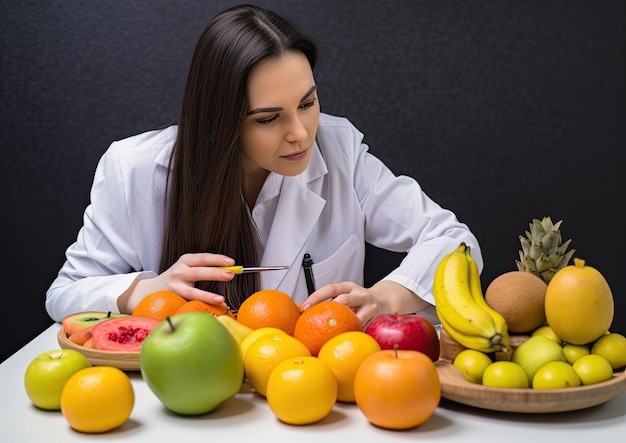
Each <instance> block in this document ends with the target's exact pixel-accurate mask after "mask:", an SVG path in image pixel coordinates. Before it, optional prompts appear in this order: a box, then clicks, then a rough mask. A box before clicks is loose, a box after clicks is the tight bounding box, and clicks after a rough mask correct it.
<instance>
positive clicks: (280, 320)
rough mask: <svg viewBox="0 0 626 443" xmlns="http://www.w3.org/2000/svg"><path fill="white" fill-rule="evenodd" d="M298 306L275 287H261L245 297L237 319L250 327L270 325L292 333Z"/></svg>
mask: <svg viewBox="0 0 626 443" xmlns="http://www.w3.org/2000/svg"><path fill="white" fill-rule="evenodd" d="M299 317H300V308H299V307H298V305H297V304H296V302H295V301H293V299H292V298H291V297H290V296H289V295H288V294H286V293H284V292H282V291H277V290H275V289H261V290H260V291H257V292H255V293H254V294H252V295H250V296H249V297H248V298H246V299H245V300H244V301H243V303H241V305H240V306H239V311H238V312H237V320H238V321H239V322H240V323H242V324H244V325H246V326H248V327H249V328H252V329H258V328H262V327H267V326H271V327H273V328H278V329H282V330H283V331H285V332H286V333H287V334H289V335H293V330H294V328H295V326H296V321H297V320H298V318H299Z"/></svg>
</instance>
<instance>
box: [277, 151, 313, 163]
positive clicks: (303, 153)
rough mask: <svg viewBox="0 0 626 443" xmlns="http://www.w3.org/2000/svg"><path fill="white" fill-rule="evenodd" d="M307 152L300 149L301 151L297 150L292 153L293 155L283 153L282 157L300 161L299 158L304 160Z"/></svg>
mask: <svg viewBox="0 0 626 443" xmlns="http://www.w3.org/2000/svg"><path fill="white" fill-rule="evenodd" d="M306 153H307V151H300V152H296V153H295V154H291V155H283V156H282V158H284V159H286V160H291V161H298V160H302V159H303V158H305V157H306Z"/></svg>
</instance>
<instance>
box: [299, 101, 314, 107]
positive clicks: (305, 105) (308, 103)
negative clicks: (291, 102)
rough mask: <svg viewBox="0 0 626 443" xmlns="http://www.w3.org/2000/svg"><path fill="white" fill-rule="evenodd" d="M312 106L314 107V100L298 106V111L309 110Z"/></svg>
mask: <svg viewBox="0 0 626 443" xmlns="http://www.w3.org/2000/svg"><path fill="white" fill-rule="evenodd" d="M313 105H315V99H313V100H311V101H310V102H306V103H302V104H301V105H300V109H309V108H310V107H312V106H313Z"/></svg>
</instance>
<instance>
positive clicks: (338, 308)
mask: <svg viewBox="0 0 626 443" xmlns="http://www.w3.org/2000/svg"><path fill="white" fill-rule="evenodd" d="M362 330H363V326H362V325H361V321H360V320H359V318H358V317H357V316H356V314H355V312H354V311H353V310H352V308H350V307H349V306H347V305H344V304H342V303H339V302H336V301H333V300H327V301H323V302H321V303H318V304H316V305H313V306H311V307H310V308H308V309H307V310H306V311H304V312H303V313H302V314H300V317H299V318H298V321H297V322H296V327H295V329H294V332H293V336H294V337H296V338H297V339H298V340H300V341H301V342H302V343H304V344H305V345H306V346H307V347H308V348H309V351H311V355H314V356H317V354H318V353H319V351H320V349H321V348H322V345H324V343H326V342H327V341H328V340H330V339H331V338H333V337H335V336H336V335H339V334H341V333H342V332H347V331H362Z"/></svg>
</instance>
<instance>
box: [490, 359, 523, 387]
mask: <svg viewBox="0 0 626 443" xmlns="http://www.w3.org/2000/svg"><path fill="white" fill-rule="evenodd" d="M483 386H490V387H494V388H528V386H529V383H528V375H527V374H526V371H525V370H524V368H522V367H521V366H520V365H518V364H517V363H514V362H512V361H496V362H493V363H491V364H490V365H489V366H487V368H486V369H485V372H483Z"/></svg>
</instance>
